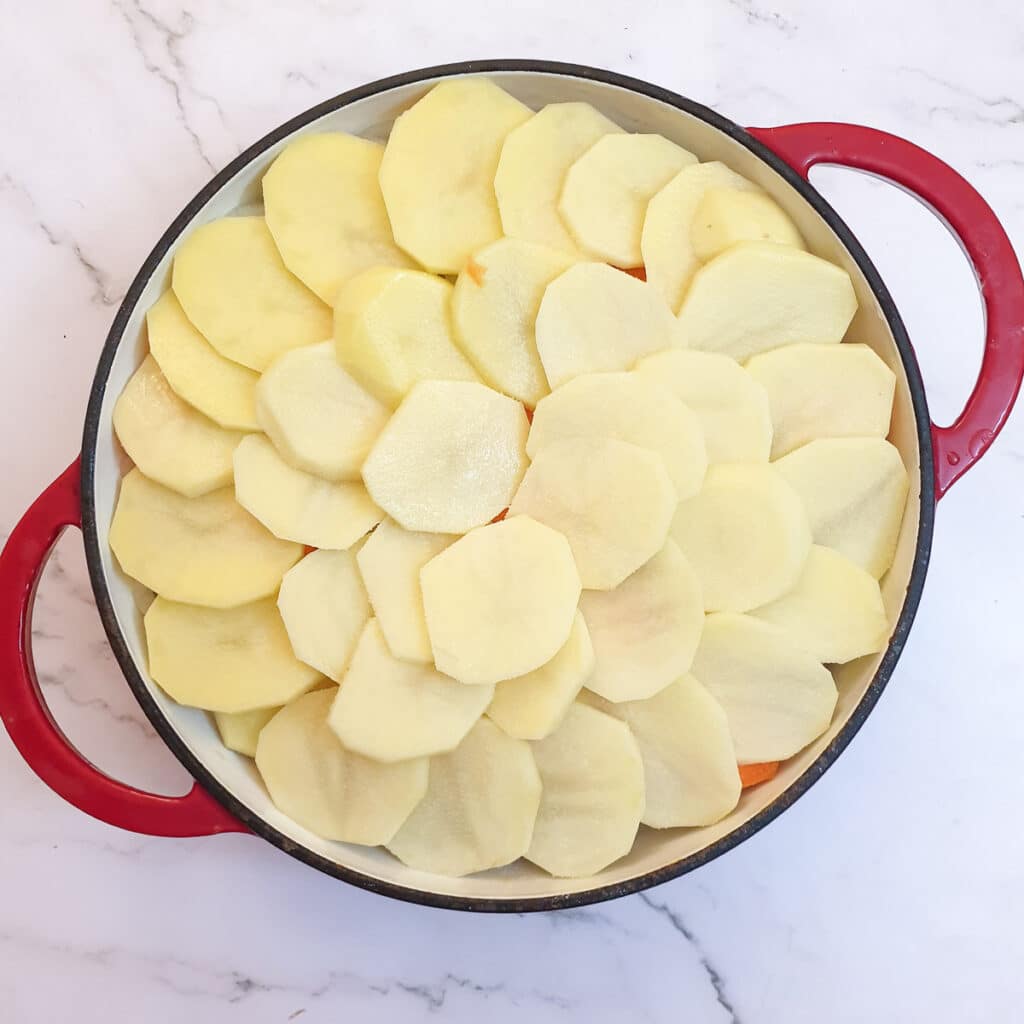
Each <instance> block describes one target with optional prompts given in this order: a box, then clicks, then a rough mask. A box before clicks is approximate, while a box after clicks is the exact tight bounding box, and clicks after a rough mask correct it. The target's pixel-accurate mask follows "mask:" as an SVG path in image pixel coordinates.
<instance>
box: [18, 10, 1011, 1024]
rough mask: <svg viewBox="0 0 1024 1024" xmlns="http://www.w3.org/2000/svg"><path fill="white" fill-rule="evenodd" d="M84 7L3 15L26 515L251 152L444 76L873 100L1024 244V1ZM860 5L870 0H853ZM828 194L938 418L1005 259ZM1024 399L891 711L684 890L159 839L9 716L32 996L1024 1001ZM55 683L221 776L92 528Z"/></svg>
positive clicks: (22, 965) (787, 105)
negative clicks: (405, 77) (576, 66)
mask: <svg viewBox="0 0 1024 1024" xmlns="http://www.w3.org/2000/svg"><path fill="white" fill-rule="evenodd" d="M507 6H508V8H509V9H508V10H506V11H501V10H499V9H498V8H497V5H495V6H494V7H493V8H491V7H489V6H487V5H485V6H481V5H480V4H479V3H470V2H468V0H435V2H434V3H431V4H417V5H406V4H403V3H399V2H395V0H377V2H376V3H373V4H366V3H362V2H360V0H347V2H337V3H335V2H331V0H301V2H300V0H295V2H291V3H287V4H286V3H283V2H278V3H265V4H259V5H256V4H250V5H246V4H241V3H239V2H238V0H217V2H204V3H198V2H195V3H194V4H193V5H192V6H190V7H185V6H184V5H182V3H180V0H106V3H94V4H82V3H78V2H75V0H53V2H48V3H37V4H28V5H19V7H18V11H17V15H16V16H14V15H13V14H10V16H9V17H7V18H6V19H5V28H4V32H3V33H2V35H0V137H2V139H3V145H2V148H0V307H2V309H3V310H4V321H5V322H4V330H3V334H2V338H0V436H3V437H4V438H5V439H6V443H5V445H4V449H3V456H2V467H3V485H2V487H0V534H3V535H6V533H7V532H8V531H9V530H10V529H11V527H12V526H13V524H14V523H15V521H16V520H17V518H18V516H19V515H20V513H21V512H22V511H23V510H24V509H25V507H26V506H27V505H28V504H29V502H30V501H31V500H32V498H34V497H35V495H36V494H37V493H38V492H39V491H40V489H41V488H42V487H43V486H44V485H45V484H46V483H47V482H49V480H50V479H52V478H53V477H54V476H55V475H56V474H57V473H58V472H59V471H60V470H61V469H63V468H64V466H65V465H67V463H68V462H69V461H70V460H71V458H72V457H73V455H74V454H75V450H76V447H77V445H78V443H79V436H80V430H81V421H82V417H83V412H84V409H85V403H86V397H87V393H88V390H89V385H90V381H91V378H92V373H93V369H94V366H95V361H96V358H97V353H98V351H99V349H100V346H101V343H102V340H103V338H104V335H105V333H106V331H107V328H108V325H109V322H110V320H111V318H112V317H113V315H114V311H115V309H116V307H117V305H118V303H119V301H120V299H121V297H122V295H123V294H124V292H125V289H126V288H127V285H128V283H129V281H130V280H131V278H132V276H133V275H134V273H135V271H136V269H137V267H138V265H139V264H140V263H141V261H142V259H143V258H144V256H145V255H146V253H147V252H148V251H149V249H150V247H151V246H152V244H153V242H154V241H155V239H156V238H157V237H158V235H159V234H160V233H161V232H162V231H163V229H164V228H165V227H166V225H167V224H168V223H169V222H170V221H171V219H172V218H173V216H174V215H175V214H176V213H177V211H178V210H179V209H180V208H181V207H182V206H183V205H184V203H185V202H186V201H187V200H188V199H189V198H190V197H191V196H192V195H193V194H194V192H195V191H196V190H197V189H198V188H199V187H200V186H201V185H202V184H203V183H204V182H205V181H206V180H207V178H208V177H209V176H210V175H211V173H212V172H213V171H214V170H216V169H217V168H219V167H221V166H222V165H223V164H224V163H225V162H226V161H227V160H229V159H230V158H231V157H232V156H234V155H235V154H236V153H237V152H239V150H240V149H242V148H243V147H244V146H246V145H247V144H248V143H250V142H251V141H253V140H254V139H256V138H257V137H259V136H260V135H262V134H263V133H265V132H266V131H268V130H269V129H270V128H272V127H274V126H275V125H277V124H278V123H279V122H281V121H283V120H285V119H286V118H288V117H290V116H292V115H294V114H296V113H297V112H299V111H301V110H303V109H305V108H306V107H308V106H311V105H312V104H314V103H316V102H318V101H320V100H322V99H325V98H327V97H330V96H332V95H333V94H335V93H337V92H340V91H342V90H344V89H347V88H350V87H352V86H354V85H357V84H360V83H362V82H365V81H368V80H371V79H374V78H378V77H381V76H383V75H386V74H391V73H395V72H398V71H401V70H403V69H405V68H408V67H415V66H421V65H425V64H431V63H441V62H445V61H450V60H457V59H466V58H471V57H478V58H479V57H494V56H522V57H544V58H551V59H561V60H568V61H578V62H582V63H589V64H596V65H600V66H605V67H608V68H613V69H615V70H618V71H623V72H626V73H629V74H633V75H636V76H639V77H642V78H646V79H649V80H651V81H654V82H657V83H659V84H661V85H664V86H667V87H669V88H671V89H675V90H677V91H679V92H681V93H684V94H686V95H689V96H691V97H693V98H695V99H699V100H702V101H704V102H705V103H708V104H710V105H712V106H714V107H716V108H718V109H719V110H721V111H722V112H723V113H725V114H727V115H729V116H731V117H733V118H734V119H736V120H738V121H740V122H741V123H745V124H761V125H766V124H775V123H784V122H787V121H798V120H807V119H831V120H849V121H858V122H861V123H865V124H869V125H874V126H876V127H880V128H885V129H888V130H890V131H894V132H896V133H899V134H902V135H905V136H907V137H909V138H911V139H913V140H915V141H917V142H918V143H920V144H922V145H924V146H926V147H927V148H929V149H931V150H932V151H933V152H935V153H937V154H939V155H940V156H942V157H943V158H944V159H946V160H947V161H949V162H950V163H951V164H953V166H954V167H956V168H957V169H959V170H960V171H961V172H962V173H964V174H965V175H967V176H968V177H969V178H970V179H971V180H972V181H973V182H974V183H975V184H976V185H977V186H978V187H979V188H980V189H981V191H982V192H983V193H984V195H985V196H986V198H987V199H988V200H989V201H990V202H991V204H992V205H993V206H994V207H995V209H996V211H997V212H998V213H999V214H1000V216H1001V217H1002V218H1003V220H1004V223H1005V224H1006V226H1007V228H1008V230H1009V232H1010V234H1011V236H1012V237H1013V238H1014V240H1015V242H1016V243H1017V244H1018V246H1021V245H1022V244H1024V190H1022V188H1021V180H1022V173H1024V76H1022V71H1021V61H1020V54H1021V53H1022V52H1024V9H1022V8H1021V7H1020V4H1019V3H1018V2H1017V0H977V2H975V3H971V4H953V3H938V4H936V3H934V2H933V0H927V2H926V0H906V2H904V3H900V4H897V3H893V2H892V0H863V2H861V3H859V4H851V5H842V6H843V8H844V9H843V10H842V11H840V10H839V5H835V4H821V3H815V2H813V0H771V2H769V0H727V2H725V0H685V2H669V0H665V2H655V0H641V2H639V3H621V2H611V0H587V2H584V0H545V2H537V0H525V2H523V3H519V4H510V5H507ZM826 8H827V9H828V10H829V11H831V12H833V13H826ZM814 180H815V182H816V183H817V184H818V185H819V187H821V189H822V190H823V191H824V192H825V194H826V195H827V196H828V197H829V198H830V199H831V200H832V201H833V202H834V203H835V205H836V206H837V207H838V209H839V210H840V212H841V213H842V214H843V215H844V216H845V217H846V218H847V220H848V222H849V223H850V224H851V225H852V227H853V228H854V230H855V231H856V232H857V233H858V234H859V235H860V237H861V239H862V241H863V242H864V244H865V245H866V247H867V249H868V251H869V253H870V254H871V255H872V257H873V258H874V259H875V261H876V263H877V264H878V266H879V268H880V270H881V272H882V274H883V276H884V277H885V278H886V280H887V282H888V283H889V285H890V287H891V290H892V291H893V293H894V295H895V298H896V300H897V303H898V305H899V307H900V309H901V310H902V312H903V315H904V318H905V320H906V321H907V324H908V327H909V329H910V332H911V336H912V338H913V339H914V340H915V343H916V346H917V351H918V354H919V357H920V360H921V363H922V366H923V370H924V374H925V378H926V380H927V382H928V386H929V395H930V399H931V402H932V406H933V410H934V411H935V413H936V417H937V419H940V420H947V421H948V420H949V419H952V418H953V416H955V414H956V412H957V411H958V409H959V406H960V405H961V404H962V401H963V398H964V396H965V395H966V394H967V391H968V389H969V387H970V383H971V381H972V380H973V376H974V372H975V370H976V367H977V365H978V360H979V353H980V342H981V330H982V317H981V311H980V305H979V301H978V297H977V290H976V287H975V284H974V280H973V278H972V275H971V273H970V271H969V269H968V267H967V265H966V263H965V261H964V259H963V258H962V256H961V254H960V251H959V249H958V248H957V246H956V244H955V243H954V242H953V241H952V240H951V239H950V238H949V237H948V236H947V235H946V234H945V232H944V230H943V228H942V227H941V226H940V225H939V224H938V223H937V222H936V221H935V220H934V219H933V218H932V217H931V216H930V214H929V213H928V212H927V211H925V210H924V209H923V208H922V207H919V206H918V205H917V204H915V203H914V202H913V201H912V200H911V199H909V198H908V197H906V196H905V195H903V194H902V193H900V192H898V191H897V190H896V189H893V188H890V187H887V186H884V185H881V184H879V183H878V182H875V181H873V180H871V179H867V178H863V177H860V176H857V175H855V174H852V173H850V172H845V171H839V170H832V169H829V170H822V171H819V172H815V175H814ZM1022 463H1024V415H1018V416H1016V417H1015V418H1014V419H1013V420H1012V421H1011V423H1010V425H1009V427H1008V428H1007V430H1006V431H1005V433H1004V434H1003V436H1002V437H1001V438H1000V439H999V441H998V442H997V444H996V445H995V446H994V447H993V449H992V451H991V452H990V454H989V455H988V456H987V457H986V459H985V460H984V461H983V462H982V463H981V464H980V465H979V466H978V467H977V468H976V469H975V470H974V471H972V472H971V474H970V475H969V476H968V477H967V478H965V479H964V480H962V481H961V482H960V483H959V484H958V485H957V486H956V487H955V488H954V489H953V491H952V492H951V493H950V495H949V496H948V497H947V498H946V499H945V500H944V501H943V502H942V505H941V508H940V510H939V515H938V523H937V528H936V534H935V546H934V554H933V560H932V568H931V572H930V576H929V579H928V585H927V587H926V590H925V595H924V600H923V602H922V605H921V610H920V613H919V615H918V619H917V623H916V625H915V627H914V630H913V633H912V635H911V637H910V641H909V643H908V645H907V648H906V652H905V654H904V656H903V659H902V661H901V663H900V665H899V668H898V669H897V672H896V675H895V677H894V679H893V681H892V682H891V684H890V686H889V689H888V690H887V692H886V694H885V696H884V698H883V700H882V701H881V703H880V705H879V706H878V708H877V709H876V711H875V712H874V713H873V715H872V716H871V718H870V720H869V721H868V723H867V725H866V726H865V728H864V729H863V730H862V732H861V733H860V735H859V736H858V737H857V739H856V741H855V742H854V743H853V745H852V746H851V747H850V749H849V750H848V751H847V752H846V753H845V754H844V755H843V756H842V758H841V759H840V760H839V762H838V763H837V764H836V765H835V766H834V767H833V768H832V769H831V770H830V771H829V772H828V774H827V775H826V776H825V778H824V779H823V780H822V781H821V782H820V783H819V784H818V785H817V786H815V787H814V788H813V789H812V790H811V792H810V793H809V794H808V795H807V796H805V797H804V798H803V799H802V800H800V801H799V802H798V803H797V804H796V805H795V806H794V807H793V808H792V809H791V810H790V811H788V812H787V813H786V814H785V815H783V817H782V818H781V819H780V820H778V821H777V822H776V823H774V824H773V825H771V826H770V827H769V828H768V829H767V830H765V831H764V832H762V833H760V834H759V835H757V836H756V837H754V838H753V839H752V840H750V841H748V842H747V843H745V844H743V845H742V846H741V847H740V848H739V849H737V850H735V851H734V852H732V853H730V854H728V855H727V856H725V857H723V858H721V859H720V860H718V861H716V862H714V863H712V864H711V865H709V866H707V867H705V868H703V869H701V870H699V871H697V872H696V873H694V874H692V875H689V876H687V877H685V878H682V879H679V880H677V881H675V882H673V883H670V884H668V885H665V886H662V887H661V888H659V889H656V890H653V891H651V892H648V893H645V894H642V895H639V896H634V897H630V898H627V899H623V900H620V901H618V902H615V903H611V904H605V905H601V906H597V907H593V908H589V909H584V910H578V911H569V912H563V913H560V914H551V915H532V916H524V917H478V916H471V915H463V914H454V913H448V912H443V911H435V910H428V909H423V908H419V907H414V906H407V905H403V904H400V903H395V902H390V901H387V900H384V899H380V898H375V897H373V896H371V895H369V894H367V893H364V892H361V891H359V890H357V889H353V888H349V887H347V886H345V885H343V884H341V883H338V882H335V881H332V880H331V879H329V878H327V877H325V876H321V875H318V874H317V873H315V872H314V871H312V870H311V869H309V868H306V867H303V866H302V865H301V864H299V863H298V862H296V861H293V860H291V859H290V858H288V857H286V856H284V855H283V854H281V853H279V852H278V851H277V850H275V849H273V848H272V847H270V846H269V845H266V844H264V843H261V842H259V841H257V840H255V839H252V838H246V837H243V836H238V835H232V836H225V837H220V838H215V839H205V840H181V841H179V840H165V839H147V838H141V837H139V836H135V835H130V834H127V833H124V832H119V831H116V830H114V829H112V828H108V827H107V826H105V825H102V824H99V823H98V822H95V821H92V820H90V819H89V818H87V817H85V816H84V815H82V814H80V813H79V812H77V811H75V810H74V809H72V808H71V807H69V806H67V805H65V804H64V803H62V802H61V800H60V799H58V798H57V797H56V796H54V795H52V794H51V793H50V792H49V791H48V790H46V789H45V788H44V787H43V785H42V784H41V783H40V782H39V781H38V780H37V779H36V778H35V777H34V776H33V775H32V774H31V773H30V772H29V771H28V769H27V768H26V767H25V765H24V764H23V763H22V761H21V759H20V758H19V757H18V755H17V754H16V752H15V751H14V749H13V747H12V745H11V744H10V742H9V740H8V739H7V736H6V734H3V733H2V731H0V806H2V811H0V1017H2V1018H3V1020H4V1021H9V1022H10V1024H53V1022H59V1024H65V1022H68V1024H70V1022H83V1024H91V1022H100V1021H108V1020H117V1021H119V1020H128V1019H135V1020H142V1021H146V1022H147V1024H149V1022H153V1024H163V1022H172V1021H173V1022H177V1021H182V1020H188V1021H189V1022H190V1024H213V1022H217V1024H226V1022H231V1021H244V1022H246V1024H264V1022H281V1024H285V1022H288V1021H296V1020H297V1021H301V1022H302V1024H307V1022H308V1024H314V1022H333V1021H340V1020H355V1021H359V1022H360V1024H363V1022H375V1021H386V1022H394V1021H412V1020H426V1019H428V1018H442V1019H446V1020H451V1021H476V1020H479V1019H481V1017H482V1018H483V1019H486V1020H487V1021H489V1022H503V1021H512V1020H529V1021H531V1022H536V1024H543V1022H547V1021H561V1020H566V1019H569V1020H578V1021H581V1022H583V1021H587V1022H594V1021H624V1020H650V1021H656V1022H670V1021H671V1022H676V1021H681V1020H685V1021H689V1022H695V1024H704V1022H709V1024H710V1022H733V1024H738V1022H743V1024H776V1022H778V1024H803V1022H815V1024H819V1022H822V1021H828V1022H830V1024H846V1022H861V1021H866V1020H877V1021H929V1022H931V1024H938V1022H950V1024H953V1022H957V1024H959V1022H962V1021H966V1020H979V1021H980V1020H1013V1019H1018V1018H1019V1016H1020V1010H1019V1008H1018V1002H1019V997H1020V996H1021V995H1022V992H1024V989H1022V983H1021V975H1020V965H1021V963H1022V962H1024V928H1021V926H1020V921H1021V918H1022V916H1024V872H1022V865H1024V827H1022V825H1021V821H1020V818H1019V807H1020V803H1021V801H1020V796H1021V792H1022V789H1021V786H1022V783H1021V780H1022V779H1024V743H1022V742H1021V736H1022V729H1024V697H1022V696H1021V676H1022V674H1024V654H1022V651H1021V643H1020V635H1021V629H1020V613H1021V608H1022V604H1021V596H1020V580H1021V578H1022V576H1024V556H1022V551H1024V482H1022V476H1021V472H1022V468H1024V466H1022ZM35 648H36V653H37V661H38V667H39V671H40V675H41V678H42V681H43V685H44V688H45V691H46V694H47V697H48V699H49V701H50V703H51V706H52V708H53V711H54V713H55V715H56V717H57V718H58V719H59V721H60V722H61V723H62V724H63V725H64V727H65V728H66V729H67V731H68V732H69V734H70V735H71V736H72V737H73V738H74V740H75V741H76V743H78V744H79V745H80V747H81V748H82V749H83V750H84V751H85V752H86V753H87V754H88V755H89V756H90V757H91V758H93V759H94V760H95V761H96V763H98V764H99V765H100V766H101V767H103V768H104V769H106V770H108V771H110V772H111V773H113V774H115V775H117V776H118V777H121V778H124V779H126V780H129V781H131V782H133V783H134V784H136V785H140V786H148V787H151V788H152V789H154V790H155V791H159V792H166V793H180V792H183V791H184V790H185V788H187V779H186V776H185V773H184V772H183V770H182V769H181V768H180V766H179V765H178V764H177V762H176V761H175V760H174V759H173V757H172V756H171V755H170V753H169V752H168V751H167V750H166V749H165V748H164V746H163V744H162V743H161V742H160V741H159V740H158V739H157V737H156V736H155V734H154V733H153V731H152V729H151V728H150V726H149V724H148V723H147V721H146V720H145V719H144V717H143V716H142V714H141V712H140V711H139V709H138V707H137V706H136V705H135V704H134V702H133V700H132V699H131V697H130V696H129V694H128V691H127V688H126V686H125V685H124V684H123V681H122V680H121V678H120V676H119V673H118V670H117V668H116V666H115V665H114V663H113V660H112V657H111V655H110V652H109V650H108V649H107V646H106V643H105V641H104V639H103V634H102V630H101V628H100V625H99V620H98V617H97V615H96V612H95V609H94V606H93V601H92V597H91V592H90V589H89V585H88V581H87V576H86V573H85V567H84V559H83V556H82V550H81V539H80V537H79V535H78V534H77V533H74V532H72V533H69V534H68V535H66V536H65V537H64V538H63V540H62V541H61V543H60V545H59V547H58V549H57V552H56V555H55V557H54V558H53V560H52V561H51V563H50V565H49V567H48V569H47V571H46V575H45V578H44V580H43V583H42V586H41V587H40V591H39V604H38V609H37V617H36V630H35Z"/></svg>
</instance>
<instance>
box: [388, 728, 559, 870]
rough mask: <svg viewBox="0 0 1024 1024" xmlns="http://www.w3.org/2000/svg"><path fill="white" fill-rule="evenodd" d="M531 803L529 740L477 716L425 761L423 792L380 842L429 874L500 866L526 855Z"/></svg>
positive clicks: (535, 782) (534, 795) (534, 776)
mask: <svg viewBox="0 0 1024 1024" xmlns="http://www.w3.org/2000/svg"><path fill="white" fill-rule="evenodd" d="M539 805H540V776H539V774H538V773H537V765H536V763H535V762H534V759H533V753H532V751H531V750H530V744H529V743H527V742H525V741H524V740H517V739H514V738H513V737H511V736H506V735H505V734H504V733H503V732H502V731H501V730H500V729H499V728H498V727H497V726H496V725H495V724H494V723H493V722H491V721H489V720H488V719H486V718H481V719H480V721H479V722H477V724H476V725H475V726H474V727H473V729H472V730H471V731H470V733H469V735H468V736H466V738H465V739H464V740H463V741H462V743H461V744H460V745H459V746H458V747H457V748H456V749H455V750H453V751H452V752H451V753H450V754H443V755H442V756H440V757H435V758H433V759H432V760H431V762H430V782H429V784H428V786H427V795H426V796H425V797H424V798H423V800H422V801H421V802H420V803H419V805H418V806H417V807H416V809H415V810H414V811H413V812H412V814H410V815H409V818H408V820H407V821H406V822H405V824H404V825H403V826H402V827H401V828H400V829H399V830H398V833H397V834H396V835H395V837H394V838H393V839H392V840H391V841H390V842H389V843H388V844H387V847H388V849H389V850H390V851H391V852H392V853H393V854H394V855H395V856H396V857H397V858H398V859H399V860H400V861H401V862H402V863H403V864H406V865H408V866H409V867H411V868H415V869H416V870H417V871H430V872H433V873H434V874H436V875H448V876H449V877H460V876H462V875H471V874H473V873H475V872H477V871H486V870H487V869H488V868H497V867H501V866H502V865H504V864H511V863H512V861H514V860H517V859H518V858H520V857H521V856H522V855H523V854H524V853H526V849H527V847H528V846H529V845H530V836H531V835H532V834H533V823H534V821H535V819H536V817H537V808H538V806H539Z"/></svg>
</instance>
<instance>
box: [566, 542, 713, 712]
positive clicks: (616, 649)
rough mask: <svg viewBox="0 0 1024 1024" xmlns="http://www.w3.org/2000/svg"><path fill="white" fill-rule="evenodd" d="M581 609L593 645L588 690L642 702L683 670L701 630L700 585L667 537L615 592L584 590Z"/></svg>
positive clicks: (613, 697)
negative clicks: (655, 551) (659, 547)
mask: <svg viewBox="0 0 1024 1024" xmlns="http://www.w3.org/2000/svg"><path fill="white" fill-rule="evenodd" d="M580 610H581V611H582V612H583V616H584V618H585V619H586V620H587V626H588V628H589V630H590V637H591V640H592V641H593V644H594V670H593V672H591V674H590V678H589V679H587V681H586V684H585V685H586V687H587V689H588V690H592V691H593V692H594V693H597V694H600V695H601V696H602V697H604V698H605V699H606V700H610V701H626V700H643V699H644V698H646V697H651V696H653V695H654V694H656V693H657V692H658V691H659V690H662V689H664V688H665V687H666V686H668V685H669V684H670V683H671V682H672V681H673V680H674V679H678V678H679V676H681V675H682V674H683V673H684V672H686V671H687V670H688V669H689V667H690V664H691V663H692V662H693V655H694V652H695V651H696V650H697V644H698V642H699V641H700V633H701V630H702V629H703V628H704V607H703V603H702V601H701V592H700V583H699V581H698V579H697V576H696V574H695V573H694V571H693V569H692V568H691V567H690V564H689V562H687V560H686V559H685V558H684V557H683V555H682V553H681V552H680V550H679V547H678V545H677V544H675V543H673V542H672V541H671V540H669V541H667V542H666V544H665V546H664V547H663V548H662V549H661V551H659V552H658V553H657V554H656V555H655V556H654V557H653V558H652V559H651V560H650V561H649V562H647V564H646V565H644V566H642V567H641V568H640V569H637V571H636V572H635V573H633V575H632V576H630V577H628V578H627V579H626V580H624V581H623V582H622V583H620V584H619V585H618V586H617V587H616V588H615V589H614V590H604V591H601V590H585V591H584V592H583V596H582V597H581V598H580Z"/></svg>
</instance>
